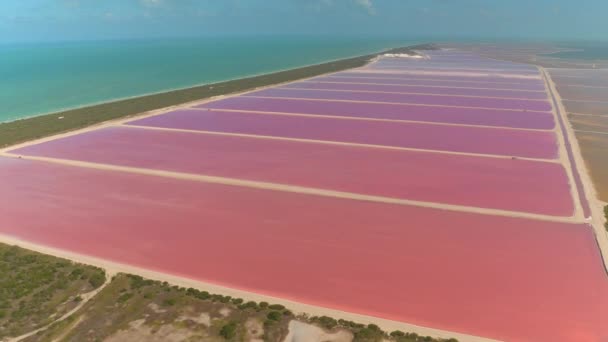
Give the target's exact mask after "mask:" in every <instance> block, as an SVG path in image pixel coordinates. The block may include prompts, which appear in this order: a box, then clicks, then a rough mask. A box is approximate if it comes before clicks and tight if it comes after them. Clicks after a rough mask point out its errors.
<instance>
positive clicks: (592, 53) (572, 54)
mask: <svg viewBox="0 0 608 342" xmlns="http://www.w3.org/2000/svg"><path fill="white" fill-rule="evenodd" d="M558 46H560V47H565V48H569V49H575V51H564V52H558V53H552V54H550V56H551V57H558V58H563V59H582V60H589V61H591V60H608V43H606V42H594V43H591V42H578V43H566V44H559V45H558Z"/></svg>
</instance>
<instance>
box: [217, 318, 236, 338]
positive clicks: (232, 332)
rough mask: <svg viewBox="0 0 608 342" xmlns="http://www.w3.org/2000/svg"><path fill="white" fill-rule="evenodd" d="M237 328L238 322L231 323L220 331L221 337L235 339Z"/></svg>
mask: <svg viewBox="0 0 608 342" xmlns="http://www.w3.org/2000/svg"><path fill="white" fill-rule="evenodd" d="M236 328H237V324H236V322H230V323H228V324H226V325H224V326H223V327H222V329H220V336H222V337H223V338H225V339H227V340H230V339H233V338H234V337H235V336H236Z"/></svg>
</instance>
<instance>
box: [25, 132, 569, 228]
mask: <svg viewBox="0 0 608 342" xmlns="http://www.w3.org/2000/svg"><path fill="white" fill-rule="evenodd" d="M14 153H19V154H24V155H35V156H44V157H54V158H64V159H73V160H83V161H90V162H96V163H104V164H115V165H126V166H136V167H142V168H151V169H162V170H171V171H180V172H188V173H197V174H205V175H213V176H222V177H231V178H240V179H247V180H254V181H264V182H274V183H281V184H291V185H298V186H305V187H313V188H322V189H330V190H337V191H346V192H354V193H362V194H370V195H378V196H387V197H395V198H403V199H411V200H418V201H429V202H440V203H448V204H459V205H467V206H475V207H482V208H497V209H505V210H514V211H524V212H531V213H539V214H547V215H558V216H570V215H572V213H573V203H572V199H571V196H570V189H569V186H568V179H567V177H566V173H565V171H564V168H563V167H562V166H561V165H560V164H557V163H549V162H536V161H527V160H520V159H517V160H513V159H510V158H509V159H498V158H487V157H474V156H461V155H448V154H436V153H427V152H413V151H394V150H386V149H374V148H360V147H351V146H336V145H326V144H316V143H303V142H292V141H277V140H268V139H255V138H243V137H228V136H214V135H207V134H197V133H183V132H173V131H156V130H146V129H140V128H130V127H127V126H125V127H112V128H104V129H100V130H96V131H91V132H88V133H84V134H80V135H76V136H71V137H67V138H63V139H57V140H53V141H50V142H46V143H42V144H39V145H32V146H29V147H25V148H21V149H18V150H16V151H14ZM463 194H466V196H463Z"/></svg>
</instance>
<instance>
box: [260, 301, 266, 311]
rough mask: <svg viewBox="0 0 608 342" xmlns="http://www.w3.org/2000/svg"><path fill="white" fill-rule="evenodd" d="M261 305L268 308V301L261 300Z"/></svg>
mask: <svg viewBox="0 0 608 342" xmlns="http://www.w3.org/2000/svg"><path fill="white" fill-rule="evenodd" d="M260 307H261V308H262V309H266V308H267V307H268V302H260Z"/></svg>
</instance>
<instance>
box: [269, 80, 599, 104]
mask: <svg viewBox="0 0 608 342" xmlns="http://www.w3.org/2000/svg"><path fill="white" fill-rule="evenodd" d="M280 88H306V89H329V90H353V91H378V92H399V93H415V94H436V95H456V96H487V97H501V98H512V99H531V100H545V99H547V93H545V92H540V91H539V92H535V91H528V90H498V89H470V88H441V87H425V86H414V85H411V86H410V85H390V84H358V83H327V82H318V81H314V80H311V81H305V82H293V83H290V84H287V85H285V86H282V87H280ZM607 93H608V89H607Z"/></svg>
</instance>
